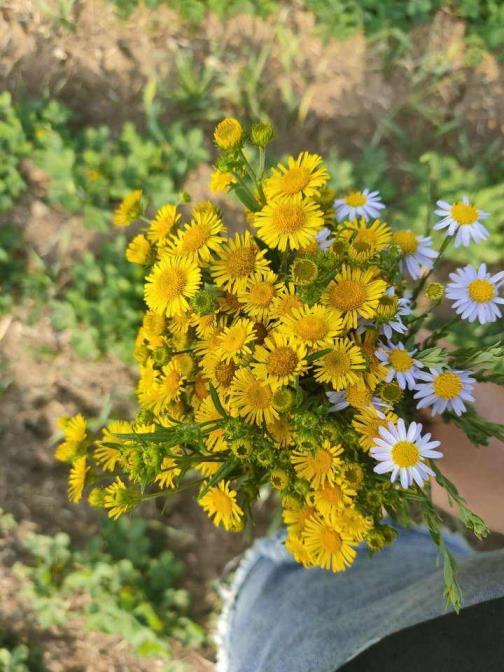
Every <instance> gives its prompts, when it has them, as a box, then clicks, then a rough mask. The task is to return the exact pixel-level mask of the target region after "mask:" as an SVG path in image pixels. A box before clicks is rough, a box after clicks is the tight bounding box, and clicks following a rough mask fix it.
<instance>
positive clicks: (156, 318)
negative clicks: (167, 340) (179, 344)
mask: <svg viewBox="0 0 504 672" xmlns="http://www.w3.org/2000/svg"><path fill="white" fill-rule="evenodd" d="M165 328H166V318H165V316H164V315H163V314H160V313H155V312H154V311H152V310H148V311H147V312H146V313H145V314H144V317H143V321H142V330H143V331H142V333H143V337H144V338H145V339H146V340H147V341H148V342H149V345H151V346H152V347H153V348H157V347H159V346H160V345H162V344H163V342H164V338H163V334H164V332H165Z"/></svg>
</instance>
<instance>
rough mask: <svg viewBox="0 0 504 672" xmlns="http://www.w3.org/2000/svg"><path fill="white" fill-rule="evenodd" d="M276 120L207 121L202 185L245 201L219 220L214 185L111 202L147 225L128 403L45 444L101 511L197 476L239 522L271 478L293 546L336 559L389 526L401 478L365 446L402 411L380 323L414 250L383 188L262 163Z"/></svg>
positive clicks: (317, 170)
mask: <svg viewBox="0 0 504 672" xmlns="http://www.w3.org/2000/svg"><path fill="white" fill-rule="evenodd" d="M272 136H273V133H272V129H271V128H270V127H269V126H268V125H267V124H258V125H255V126H254V127H252V130H249V131H247V130H246V129H245V128H244V127H243V126H242V125H241V123H240V122H239V121H238V120H236V119H231V118H229V119H225V120H224V121H222V122H221V123H220V124H219V125H218V126H217V128H216V130H215V133H214V140H215V144H216V145H217V147H218V148H219V150H220V156H219V158H218V161H217V162H216V168H215V171H214V174H213V176H212V185H211V187H212V190H213V191H228V190H231V191H232V192H233V193H234V194H235V195H236V196H237V197H238V198H239V199H240V200H241V201H242V203H243V204H244V206H245V212H244V216H243V220H242V221H241V222H239V221H233V222H232V229H231V230H228V228H227V227H226V225H225V223H224V221H223V217H222V213H221V211H220V210H219V209H218V208H217V207H216V206H215V205H213V204H212V203H210V202H201V203H197V204H196V205H195V206H194V207H192V209H191V210H190V211H188V210H187V207H186V206H185V205H176V204H167V205H165V206H163V207H162V208H160V209H159V210H158V211H157V212H156V213H154V214H153V216H152V215H151V216H147V213H148V210H147V206H146V205H145V204H143V201H142V194H141V192H140V191H137V192H134V193H133V194H131V195H129V196H127V197H126V199H125V200H124V202H123V203H122V204H121V205H120V206H119V208H118V210H117V211H116V215H115V223H116V224H117V225H120V226H122V225H125V224H128V223H131V222H133V221H139V222H140V225H141V227H142V229H141V230H140V231H139V232H137V234H136V235H135V236H134V237H133V238H132V241H131V243H130V245H129V246H128V249H127V252H126V255H127V258H128V259H129V260H130V261H131V262H133V263H136V264H141V265H143V267H144V268H145V282H144V296H145V303H146V307H147V308H146V312H145V315H144V317H143V321H142V324H141V327H140V329H139V332H138V337H137V339H136V344H135V357H136V360H137V361H138V364H139V380H138V385H137V397H138V402H139V406H140V410H139V413H138V415H137V417H136V419H135V420H134V421H133V422H131V423H126V422H118V421H114V422H112V423H110V424H109V425H108V426H107V427H106V428H105V429H104V430H103V434H102V436H101V438H100V439H98V440H97V441H95V442H94V443H93V442H92V440H91V439H88V438H87V434H86V427H85V421H84V419H83V418H81V417H80V416H77V417H76V418H74V419H72V420H68V421H66V422H65V424H64V428H63V429H64V433H65V440H64V442H63V443H62V444H61V446H60V447H59V448H58V449H57V457H58V459H61V460H64V461H68V462H71V464H72V467H71V476H70V497H71V499H72V500H74V501H78V499H79V498H80V497H81V495H82V492H83V490H84V487H85V486H88V485H89V486H93V485H95V487H93V488H92V489H91V492H90V494H89V501H90V503H91V504H93V505H94V506H102V507H104V508H106V509H108V511H109V515H111V516H112V517H117V516H119V515H121V514H122V513H124V512H126V511H129V510H130V509H132V508H134V507H135V506H136V505H137V504H138V503H140V502H141V501H144V500H145V499H149V498H153V497H157V496H160V495H163V494H164V493H165V492H166V490H176V489H177V488H179V487H181V486H182V485H184V488H185V487H187V486H188V485H193V486H194V488H195V489H196V490H197V492H198V496H197V499H198V502H199V504H200V506H201V507H202V509H203V510H204V511H205V512H206V513H207V514H208V515H209V516H210V517H211V518H212V519H213V521H214V523H215V524H216V525H223V526H224V527H225V528H226V529H227V530H232V531H238V530H240V529H242V528H243V526H244V525H245V523H246V522H247V519H248V518H249V516H250V512H251V510H252V507H253V504H254V501H255V499H256V498H257V496H258V493H259V490H260V488H262V486H264V485H265V484H269V486H270V487H271V488H272V490H273V491H278V492H279V493H280V501H281V506H282V511H283V520H284V523H285V525H286V527H287V536H286V542H285V545H286V548H287V550H288V551H289V552H290V553H291V554H292V555H293V556H294V558H295V559H296V560H297V561H299V562H300V563H302V564H303V565H305V566H306V567H313V566H319V567H322V568H325V569H330V570H333V571H341V570H344V569H345V568H346V567H348V566H349V565H351V564H352V562H353V561H354V558H355V556H356V550H355V549H356V546H357V545H358V544H359V543H361V542H363V541H364V542H366V543H367V545H368V547H369V548H370V549H371V550H372V551H376V550H379V549H380V548H382V547H383V546H384V545H386V544H387V543H389V542H390V541H392V539H393V536H394V532H393V530H392V528H390V527H388V526H387V525H385V524H384V523H383V518H382V510H383V508H382V507H383V506H384V505H385V506H388V507H389V508H394V507H396V506H397V491H396V489H395V487H394V486H393V485H392V484H391V482H390V479H389V478H387V477H386V476H383V475H382V474H383V471H382V472H380V473H377V472H378V470H377V469H375V466H376V461H375V460H374V459H373V457H372V454H371V453H372V449H373V447H375V445H376V440H377V437H379V436H380V431H381V430H382V429H383V428H386V427H389V426H390V423H395V422H396V421H397V420H398V415H396V413H395V411H396V410H397V411H398V408H399V405H400V404H401V403H402V399H403V387H404V385H403V378H401V376H402V375H403V374H404V376H406V375H410V372H409V371H406V370H403V371H402V372H399V373H397V371H399V369H397V371H396V375H397V376H398V377H397V381H399V383H400V384H398V382H397V381H395V380H393V374H394V372H393V371H392V369H391V363H393V361H392V355H391V356H390V358H389V359H387V354H386V353H385V354H383V353H381V351H380V348H382V347H383V344H384V341H383V334H384V333H385V334H387V336H386V338H387V339H389V341H390V339H391V338H393V337H394V334H403V333H405V331H406V326H405V324H404V323H403V321H402V318H401V316H406V317H407V315H408V311H407V309H406V307H405V306H406V303H407V302H406V303H405V301H406V300H405V299H404V298H403V297H404V287H405V285H404V278H403V276H402V274H401V269H402V268H403V266H402V264H403V262H404V259H405V255H408V254H413V253H414V250H413V252H411V250H410V247H411V246H410V247H408V248H407V249H406V250H405V249H404V245H403V242H404V241H403V239H402V238H401V237H400V236H397V235H396V236H395V237H394V234H393V232H392V229H391V228H390V227H389V226H388V224H386V223H385V222H383V221H381V220H379V219H377V218H376V217H374V216H372V214H373V213H375V211H376V212H378V210H379V208H380V207H383V206H382V205H381V204H380V203H379V201H378V198H377V196H376V194H377V192H371V193H370V192H369V191H368V190H364V191H363V192H352V194H350V196H348V197H347V198H346V199H339V200H335V194H334V192H333V191H332V190H331V189H330V188H329V187H328V184H329V180H330V176H329V173H328V171H327V169H326V167H325V166H324V163H323V161H322V158H321V157H320V156H318V155H316V154H311V153H309V152H302V153H301V154H299V155H298V156H297V157H294V156H291V157H288V159H287V161H286V162H281V163H279V164H278V165H276V166H274V167H272V168H271V169H265V165H267V164H266V162H265V146H266V144H267V143H268V142H269V141H270V140H271V138H272ZM253 152H256V153H258V167H257V166H255V165H254V160H253V159H252V156H251V155H252V153H253ZM366 203H367V204H368V206H366ZM335 207H337V209H338V213H340V216H338V215H337V214H335V211H334V208H335ZM366 207H368V209H367V210H366ZM352 212H353V213H355V216H350V215H349V213H352ZM341 213H343V215H341ZM422 244H423V243H422ZM425 258H426V259H427V257H425ZM380 338H381V339H382V340H381V341H379V339H380ZM401 352H402V351H401ZM403 354H404V355H405V356H406V355H407V356H408V362H410V364H408V366H410V365H411V366H413V364H412V363H413V362H414V361H416V360H414V359H413V355H411V356H410V355H408V353H407V352H406V351H404V353H403ZM416 366H420V363H419V362H417V363H416ZM396 368H397V367H396ZM411 375H413V373H411ZM404 380H411V378H407V379H406V378H405V379H404ZM401 422H402V421H401ZM401 431H402V430H401ZM408 436H409V435H408ZM412 436H413V434H412ZM408 440H409V439H408ZM403 443H404V441H403ZM411 445H413V444H411ZM385 448H386V447H385ZM385 448H382V450H385ZM413 452H414V451H412V450H410V451H409V453H408V455H412V454H413ZM431 452H432V451H431ZM415 455H417V456H418V460H420V452H419V450H418V451H417V452H416V453H415ZM433 456H435V454H434V453H433ZM403 461H404V456H403ZM422 464H424V463H423V462H422ZM391 465H392V466H391V469H390V470H392V468H393V467H394V465H393V464H392V462H391ZM402 466H403V467H404V465H402ZM410 466H411V467H412V468H413V467H414V465H413V463H412V464H411V465H410V464H409V463H408V465H406V467H408V468H409V467H410ZM406 467H404V468H405V469H406ZM398 472H399V467H398V468H397V472H396V475H397V473H398ZM408 473H409V472H408ZM98 475H100V477H101V481H100V483H103V479H104V478H105V485H100V486H99V487H98V486H96V483H97V482H98V481H97V476H98ZM403 476H404V475H403V474H402V473H401V478H402V480H404V478H406V477H405V476H404V478H403ZM107 477H108V480H107ZM394 478H395V476H394ZM418 478H420V477H418ZM107 483H108V484H107ZM394 498H395V499H394Z"/></svg>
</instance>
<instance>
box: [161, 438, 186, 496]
mask: <svg viewBox="0 0 504 672" xmlns="http://www.w3.org/2000/svg"><path fill="white" fill-rule="evenodd" d="M179 450H180V448H179V447H178V446H173V447H172V448H171V449H170V452H172V453H174V454H176V453H178V452H179ZM181 471H182V470H181V468H180V467H179V466H177V460H176V459H175V458H174V457H172V456H171V455H166V456H165V457H163V461H162V462H161V471H160V472H159V474H157V476H156V478H155V479H154V481H155V482H156V483H157V484H158V485H159V488H160V489H161V490H165V489H167V488H174V487H175V481H176V478H177V476H179V475H180V473H181Z"/></svg>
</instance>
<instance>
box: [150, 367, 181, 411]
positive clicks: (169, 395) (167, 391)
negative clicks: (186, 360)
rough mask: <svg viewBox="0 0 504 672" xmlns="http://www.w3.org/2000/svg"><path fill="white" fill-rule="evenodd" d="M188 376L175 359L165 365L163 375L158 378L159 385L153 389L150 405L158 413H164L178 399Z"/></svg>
mask: <svg viewBox="0 0 504 672" xmlns="http://www.w3.org/2000/svg"><path fill="white" fill-rule="evenodd" d="M185 380H186V377H185V376H184V374H183V373H182V372H181V370H180V367H179V365H178V363H177V362H176V361H174V360H173V359H172V360H171V362H170V363H169V364H167V365H166V366H163V368H162V375H161V376H160V377H159V378H158V379H157V385H156V387H155V389H153V390H152V393H151V400H150V404H149V406H148V407H150V408H151V409H152V410H153V411H155V412H156V413H162V412H163V411H165V410H166V409H167V408H168V406H169V405H170V404H171V403H172V402H174V401H178V399H179V398H180V395H181V393H182V390H183V388H184V382H185Z"/></svg>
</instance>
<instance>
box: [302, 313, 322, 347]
mask: <svg viewBox="0 0 504 672" xmlns="http://www.w3.org/2000/svg"><path fill="white" fill-rule="evenodd" d="M328 331H329V327H328V325H327V324H326V322H325V321H324V320H322V319H321V318H320V317H316V316H314V315H306V316H305V317H302V318H301V319H299V320H298V321H297V323H296V333H297V335H298V336H299V337H300V338H302V339H303V340H305V341H319V340H320V339H322V338H325V337H326V336H327V332H328Z"/></svg>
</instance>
